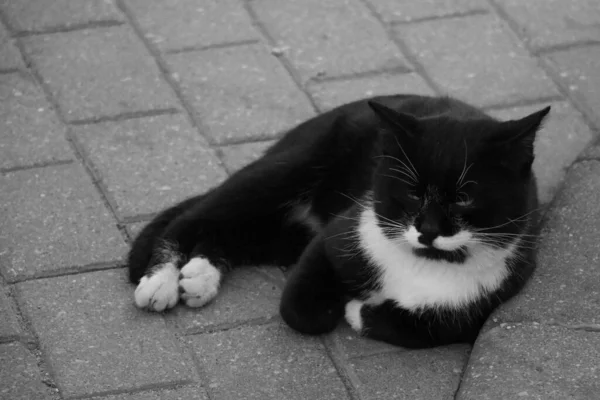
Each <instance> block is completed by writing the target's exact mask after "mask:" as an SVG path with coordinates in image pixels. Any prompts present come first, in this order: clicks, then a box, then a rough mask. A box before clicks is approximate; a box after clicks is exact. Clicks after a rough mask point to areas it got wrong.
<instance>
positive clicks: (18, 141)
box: [0, 73, 73, 168]
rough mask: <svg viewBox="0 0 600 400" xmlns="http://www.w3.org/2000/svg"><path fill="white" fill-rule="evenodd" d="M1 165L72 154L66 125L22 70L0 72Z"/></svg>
mask: <svg viewBox="0 0 600 400" xmlns="http://www.w3.org/2000/svg"><path fill="white" fill-rule="evenodd" d="M0 138H1V140H0V168H11V167H17V166H23V165H32V164H41V163H46V162H52V161H58V160H69V159H72V158H73V155H72V152H71V149H70V148H69V144H68V142H67V140H66V136H65V127H64V126H63V125H62V124H61V123H60V121H59V120H58V117H57V115H56V114H55V112H54V110H53V109H52V107H51V106H50V104H48V102H47V101H46V99H45V97H44V92H43V91H42V89H41V88H40V87H38V86H37V85H36V84H35V82H34V81H33V80H32V79H31V78H30V77H28V76H26V75H25V74H21V73H12V74H6V75H0Z"/></svg>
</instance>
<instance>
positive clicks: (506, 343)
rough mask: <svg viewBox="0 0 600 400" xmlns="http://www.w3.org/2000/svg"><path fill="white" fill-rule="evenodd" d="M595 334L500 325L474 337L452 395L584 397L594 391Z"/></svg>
mask: <svg viewBox="0 0 600 400" xmlns="http://www.w3.org/2000/svg"><path fill="white" fill-rule="evenodd" d="M599 349H600V335H598V333H597V332H585V331H575V330H569V329H565V328H562V327H558V326H547V325H541V324H533V323H524V324H505V325H503V326H501V327H497V328H494V329H493V330H491V331H489V332H487V333H485V334H484V335H482V336H480V337H479V339H478V341H477V344H476V345H475V348H474V349H473V353H472V355H471V360H470V361H469V367H468V369H467V370H466V372H465V377H464V378H463V382H462V383H461V385H460V391H459V392H458V394H457V396H456V400H496V399H498V400H500V399H536V400H537V399H540V400H542V399H543V400H564V399H573V400H588V399H594V398H596V397H598V392H599V391H600V369H599V368H598V359H599V358H600V350H599Z"/></svg>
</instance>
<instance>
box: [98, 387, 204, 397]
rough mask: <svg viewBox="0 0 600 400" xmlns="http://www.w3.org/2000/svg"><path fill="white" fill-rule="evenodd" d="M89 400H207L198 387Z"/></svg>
mask: <svg viewBox="0 0 600 400" xmlns="http://www.w3.org/2000/svg"><path fill="white" fill-rule="evenodd" d="M90 400H208V396H207V394H206V390H204V388H203V387H202V386H200V385H197V386H191V387H182V388H177V389H162V390H152V391H143V392H137V393H122V394H118V395H114V396H102V397H92V398H90Z"/></svg>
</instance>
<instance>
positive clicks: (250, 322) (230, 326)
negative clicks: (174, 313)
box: [166, 315, 280, 337]
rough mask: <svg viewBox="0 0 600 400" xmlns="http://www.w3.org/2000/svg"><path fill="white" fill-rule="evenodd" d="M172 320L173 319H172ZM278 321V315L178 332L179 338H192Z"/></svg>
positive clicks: (197, 327) (168, 317)
mask: <svg viewBox="0 0 600 400" xmlns="http://www.w3.org/2000/svg"><path fill="white" fill-rule="evenodd" d="M166 318H167V320H170V319H171V317H170V316H167V317H166ZM173 318H174V317H173ZM278 321H280V318H279V315H272V316H270V317H258V318H252V319H247V320H243V321H235V322H223V323H220V324H213V325H208V326H196V327H191V328H183V329H181V330H180V335H181V336H184V337H185V336H194V335H202V334H210V333H219V332H226V331H230V330H233V329H238V328H245V327H255V326H263V325H270V324H272V323H274V322H278Z"/></svg>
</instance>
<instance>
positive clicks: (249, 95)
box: [167, 44, 313, 143]
mask: <svg viewBox="0 0 600 400" xmlns="http://www.w3.org/2000/svg"><path fill="white" fill-rule="evenodd" d="M167 61H168V63H169V64H170V65H171V68H172V70H173V72H174V75H175V77H176V78H177V79H179V80H180V81H181V86H182V90H183V92H184V95H185V97H186V98H187V100H188V101H189V102H190V103H191V104H192V106H193V108H194V110H195V111H196V113H197V114H198V116H199V118H200V119H201V120H202V122H203V124H204V125H206V127H207V128H208V132H207V134H208V135H210V136H211V137H212V138H213V139H214V140H215V141H216V142H218V143H224V142H225V141H228V140H232V139H235V140H244V139H249V138H272V137H273V136H275V135H276V134H277V133H279V132H281V131H283V130H284V129H286V128H289V127H291V126H293V125H296V124H297V123H299V122H302V121H304V120H305V119H307V118H308V117H310V116H312V115H313V110H312V108H311V106H310V103H309V102H308V99H307V98H306V96H305V95H304V93H302V92H301V91H300V90H299V89H298V88H297V87H296V86H295V85H294V83H293V81H292V79H291V78H290V77H289V75H288V73H287V72H286V71H285V69H284V68H283V67H282V66H281V64H280V63H279V61H278V60H277V59H276V58H275V57H274V56H272V55H271V54H270V53H269V52H268V51H267V50H266V48H265V47H264V46H263V45H260V44H257V45H249V46H243V47H240V46H238V47H235V48H231V47H230V48H220V49H210V50H206V51H200V52H185V53H180V54H173V55H170V56H168V57H167Z"/></svg>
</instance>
